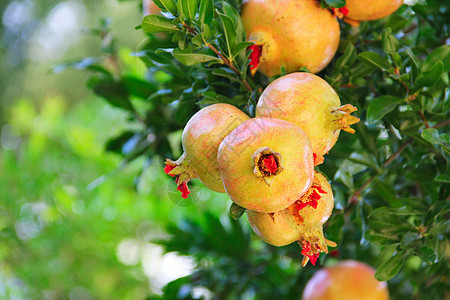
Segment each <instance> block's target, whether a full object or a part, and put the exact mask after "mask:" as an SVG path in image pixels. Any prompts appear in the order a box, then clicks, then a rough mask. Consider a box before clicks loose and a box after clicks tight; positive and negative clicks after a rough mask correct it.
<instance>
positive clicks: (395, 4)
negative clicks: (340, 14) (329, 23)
mask: <svg viewBox="0 0 450 300" xmlns="http://www.w3.org/2000/svg"><path fill="white" fill-rule="evenodd" d="M402 4H403V0H377V1H362V0H347V4H346V6H345V7H346V9H347V11H348V13H347V14H346V16H345V19H350V20H356V21H371V20H378V19H381V18H384V17H387V16H389V15H390V14H392V13H393V12H395V11H396V10H397V9H399V7H400V6H402Z"/></svg>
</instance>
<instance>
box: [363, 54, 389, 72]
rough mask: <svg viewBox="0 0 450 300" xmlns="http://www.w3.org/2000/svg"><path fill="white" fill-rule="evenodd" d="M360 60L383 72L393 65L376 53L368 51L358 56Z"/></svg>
mask: <svg viewBox="0 0 450 300" xmlns="http://www.w3.org/2000/svg"><path fill="white" fill-rule="evenodd" d="M358 58H359V59H360V60H361V61H363V62H365V63H368V64H370V65H373V66H376V67H378V68H380V69H382V70H386V69H389V68H390V67H391V64H390V63H389V62H388V61H387V60H386V59H385V58H383V57H382V56H381V55H380V54H378V53H376V52H371V51H366V52H362V53H360V54H358Z"/></svg>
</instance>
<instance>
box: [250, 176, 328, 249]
mask: <svg viewBox="0 0 450 300" xmlns="http://www.w3.org/2000/svg"><path fill="white" fill-rule="evenodd" d="M315 185H318V186H320V187H321V189H322V191H323V192H324V193H321V192H319V194H320V195H321V199H319V200H318V201H317V207H316V208H313V207H312V206H311V205H307V206H305V207H304V208H302V209H301V210H298V209H297V205H296V203H297V201H296V202H295V203H293V204H292V205H291V206H289V207H288V208H286V209H283V210H281V211H277V212H275V213H272V214H268V213H258V212H254V211H249V210H247V219H248V222H249V224H250V226H251V227H252V229H253V231H254V232H255V233H256V234H257V235H258V236H259V237H260V238H261V239H262V240H263V241H265V242H266V243H268V244H270V245H273V246H278V247H280V246H286V245H289V244H291V243H293V242H296V241H299V240H301V239H302V237H303V236H304V235H305V234H306V233H307V232H308V231H312V230H313V229H315V228H317V227H321V226H322V225H323V224H324V223H325V222H326V221H327V220H328V218H329V217H330V216H331V212H332V210H333V206H334V198H333V191H332V190H331V186H330V184H329V183H328V181H327V179H326V178H325V177H324V176H323V175H322V174H320V173H318V172H315V174H314V181H313V185H312V187H311V188H310V189H309V190H308V192H307V193H305V194H304V195H303V196H302V197H301V198H300V199H299V200H298V201H300V202H306V201H308V197H309V196H310V194H312V192H314V191H317V190H316V188H314V186H315Z"/></svg>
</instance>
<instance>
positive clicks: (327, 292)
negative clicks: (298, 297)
mask: <svg viewBox="0 0 450 300" xmlns="http://www.w3.org/2000/svg"><path fill="white" fill-rule="evenodd" d="M374 274H375V270H374V269H372V268H371V267H370V266H368V265H366V264H364V263H361V262H358V261H354V260H347V261H343V262H340V263H338V264H337V265H335V266H333V267H329V268H324V269H322V270H320V271H318V272H317V273H316V274H314V276H313V277H312V278H311V279H310V280H309V281H308V283H307V284H306V287H305V289H304V291H303V297H302V299H303V300H362V299H364V300H388V299H389V292H388V289H387V284H386V282H380V281H378V280H376V279H375V277H374Z"/></svg>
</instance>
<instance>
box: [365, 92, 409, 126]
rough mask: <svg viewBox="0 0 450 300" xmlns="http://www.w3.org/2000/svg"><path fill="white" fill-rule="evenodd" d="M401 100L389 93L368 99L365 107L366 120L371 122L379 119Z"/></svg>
mask: <svg viewBox="0 0 450 300" xmlns="http://www.w3.org/2000/svg"><path fill="white" fill-rule="evenodd" d="M403 102H404V100H403V99H402V98H399V97H395V96H390V95H385V96H381V97H378V98H375V99H373V100H372V101H370V103H369V107H368V108H367V115H366V118H367V121H368V122H370V123H373V122H375V121H378V120H380V119H381V118H383V117H384V116H385V115H386V114H388V113H390V112H391V111H393V110H394V109H395V108H396V107H397V105H399V104H401V103H403Z"/></svg>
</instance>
